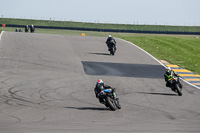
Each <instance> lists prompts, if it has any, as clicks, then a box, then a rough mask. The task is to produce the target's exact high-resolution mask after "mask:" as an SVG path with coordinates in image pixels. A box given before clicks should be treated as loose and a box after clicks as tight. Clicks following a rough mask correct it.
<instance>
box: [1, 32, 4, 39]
mask: <svg viewBox="0 0 200 133" xmlns="http://www.w3.org/2000/svg"><path fill="white" fill-rule="evenodd" d="M3 33H4V31H2V32H1V34H0V41H1V36H2V35H3Z"/></svg>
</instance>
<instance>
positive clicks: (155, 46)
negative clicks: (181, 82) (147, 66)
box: [119, 35, 200, 74]
mask: <svg viewBox="0 0 200 133" xmlns="http://www.w3.org/2000/svg"><path fill="white" fill-rule="evenodd" d="M119 38H122V39H125V40H128V41H130V42H133V43H134V44H136V45H138V46H139V47H141V48H143V49H144V50H146V51H147V52H149V53H150V54H152V55H153V56H154V57H156V58H157V59H159V60H161V59H162V60H166V61H168V62H170V63H171V64H176V65H179V66H180V67H182V68H186V69H189V70H191V71H193V72H195V73H198V74H200V36H199V37H198V38H197V37H196V36H155V35H154V36H149V35H143V36H119Z"/></svg>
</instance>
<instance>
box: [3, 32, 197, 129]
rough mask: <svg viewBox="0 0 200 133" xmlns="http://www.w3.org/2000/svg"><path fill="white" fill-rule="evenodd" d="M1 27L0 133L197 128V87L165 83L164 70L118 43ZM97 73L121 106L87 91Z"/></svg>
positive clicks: (141, 53)
mask: <svg viewBox="0 0 200 133" xmlns="http://www.w3.org/2000/svg"><path fill="white" fill-rule="evenodd" d="M105 40H106V38H104V37H87V36H85V37H82V36H64V35H46V34H36V33H34V34H30V33H27V34H25V33H14V32H4V33H3V35H2V39H1V42H0V133H66V132H72V133H75V132H81V133H83V132H85V133H88V132H91V133H100V132H104V133H109V132H110V133H111V132H112V133H116V132H119V133H123V132H126V133H127V132H159V133H160V132H173V133H178V132H179V133H182V132H189V133H191V132H200V90H198V89H196V88H194V87H192V86H190V85H187V84H186V83H184V82H182V84H183V86H184V88H183V91H182V92H183V96H181V97H180V96H177V95H176V94H175V93H174V92H172V91H171V90H170V89H169V88H166V87H165V82H164V79H163V74H164V72H165V69H164V68H163V66H161V65H160V64H159V63H158V62H156V61H155V60H154V59H153V58H151V57H149V56H148V55H147V54H146V53H144V52H143V51H141V50H139V49H138V48H136V47H134V46H133V45H130V44H128V43H127V42H124V41H122V40H118V39H117V40H116V41H117V52H116V55H115V56H111V55H109V54H108V53H109V52H108V51H107V47H106V44H105ZM99 78H101V79H103V81H104V82H106V83H107V84H108V85H111V86H113V87H115V88H117V93H118V96H119V98H120V103H121V105H122V109H121V110H117V111H111V110H109V109H107V108H105V106H104V105H102V104H100V103H99V102H98V100H97V99H96V97H95V94H94V91H93V89H94V86H95V84H96V81H97V80H98V79H99Z"/></svg>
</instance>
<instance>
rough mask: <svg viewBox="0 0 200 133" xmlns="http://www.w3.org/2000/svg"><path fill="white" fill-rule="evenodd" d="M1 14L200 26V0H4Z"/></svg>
mask: <svg viewBox="0 0 200 133" xmlns="http://www.w3.org/2000/svg"><path fill="white" fill-rule="evenodd" d="M0 17H7V18H10V17H12V18H28V19H31V18H32V19H47V20H49V19H50V18H51V19H53V20H54V19H55V20H61V21H80V22H99V23H124V24H157V25H192V26H193V25H195V26H200V0H0Z"/></svg>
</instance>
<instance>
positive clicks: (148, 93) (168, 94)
mask: <svg viewBox="0 0 200 133" xmlns="http://www.w3.org/2000/svg"><path fill="white" fill-rule="evenodd" d="M137 93H140V94H147V95H164V96H177V95H176V94H170V93H151V92H137Z"/></svg>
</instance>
